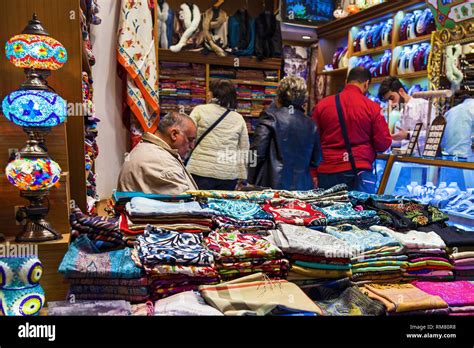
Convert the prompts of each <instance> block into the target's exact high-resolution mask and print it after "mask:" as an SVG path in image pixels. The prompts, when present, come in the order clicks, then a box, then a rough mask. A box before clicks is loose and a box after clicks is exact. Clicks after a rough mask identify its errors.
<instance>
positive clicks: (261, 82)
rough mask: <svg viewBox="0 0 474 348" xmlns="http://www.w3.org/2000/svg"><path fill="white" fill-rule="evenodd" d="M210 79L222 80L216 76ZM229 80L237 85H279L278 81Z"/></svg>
mask: <svg viewBox="0 0 474 348" xmlns="http://www.w3.org/2000/svg"><path fill="white" fill-rule="evenodd" d="M210 80H211V81H213V80H220V79H219V78H216V77H211V78H210ZM229 81H230V82H232V83H234V84H237V85H250V86H271V87H278V82H267V81H253V80H239V79H232V80H229Z"/></svg>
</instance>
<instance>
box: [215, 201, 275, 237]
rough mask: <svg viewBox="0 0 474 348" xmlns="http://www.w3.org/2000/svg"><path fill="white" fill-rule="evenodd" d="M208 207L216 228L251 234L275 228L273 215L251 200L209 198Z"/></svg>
mask: <svg viewBox="0 0 474 348" xmlns="http://www.w3.org/2000/svg"><path fill="white" fill-rule="evenodd" d="M243 194H245V193H243ZM207 207H208V208H209V209H210V210H212V211H213V221H214V227H216V228H223V229H224V230H227V231H233V230H239V231H242V232H251V233H253V232H258V231H266V230H269V229H272V228H275V224H274V222H273V218H272V215H271V214H269V213H267V212H265V211H264V210H263V209H262V208H261V207H260V205H258V204H257V203H255V202H252V201H249V200H238V199H235V200H232V199H218V198H208V199H207Z"/></svg>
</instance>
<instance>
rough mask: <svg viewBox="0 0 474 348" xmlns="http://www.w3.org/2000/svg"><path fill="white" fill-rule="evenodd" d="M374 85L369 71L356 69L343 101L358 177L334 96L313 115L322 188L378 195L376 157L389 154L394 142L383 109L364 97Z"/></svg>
mask: <svg viewBox="0 0 474 348" xmlns="http://www.w3.org/2000/svg"><path fill="white" fill-rule="evenodd" d="M370 82H371V75H370V72H369V70H367V69H365V68H363V67H356V68H354V69H352V70H351V71H350V72H349V76H348V77H347V85H346V87H345V88H344V90H343V91H342V92H341V93H340V100H341V106H342V111H343V115H344V120H345V124H346V128H347V133H348V137H349V142H350V145H351V148H352V153H353V156H354V160H355V166H356V172H357V177H355V174H354V171H353V169H352V166H351V162H350V158H349V154H348V150H347V148H346V145H345V142H344V137H343V133H342V130H341V125H340V122H339V117H338V113H337V109H336V98H335V96H330V97H326V98H324V99H323V100H321V101H320V102H319V103H318V104H317V106H316V108H315V110H314V113H313V120H314V121H315V122H316V124H317V125H318V131H319V135H320V138H321V147H322V151H323V159H322V161H321V164H320V165H319V167H318V170H317V171H318V182H319V187H321V188H326V189H328V188H331V187H332V186H334V185H337V184H341V183H346V184H347V185H348V186H349V189H351V190H359V191H365V192H368V193H375V189H376V187H375V186H376V177H375V175H374V174H373V173H372V166H373V162H374V161H375V157H376V153H377V152H383V151H385V150H387V149H388V148H389V147H390V145H391V144H392V138H391V136H390V131H389V129H388V125H387V122H386V120H385V118H384V116H383V114H382V110H381V108H380V105H378V104H377V103H374V102H373V101H371V100H370V99H369V98H367V97H366V96H365V95H364V94H366V93H367V91H368V89H369V85H370Z"/></svg>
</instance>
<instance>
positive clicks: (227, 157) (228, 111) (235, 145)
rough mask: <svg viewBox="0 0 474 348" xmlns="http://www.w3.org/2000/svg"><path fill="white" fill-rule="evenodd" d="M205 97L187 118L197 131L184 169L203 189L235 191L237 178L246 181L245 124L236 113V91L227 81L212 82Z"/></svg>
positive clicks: (246, 141) (246, 140) (246, 143)
mask: <svg viewBox="0 0 474 348" xmlns="http://www.w3.org/2000/svg"><path fill="white" fill-rule="evenodd" d="M208 98H209V100H210V103H208V104H205V105H199V106H196V107H195V108H194V110H193V111H192V112H191V115H190V116H191V118H192V119H193V120H194V122H195V123H196V125H197V128H198V131H197V141H196V147H195V149H194V151H193V153H192V155H191V157H190V159H189V163H188V166H187V169H188V170H189V172H190V173H191V174H192V175H193V178H194V180H195V181H196V183H197V185H198V187H199V188H200V189H202V190H234V189H235V187H236V185H237V181H238V180H239V179H240V180H246V179H247V160H248V150H249V137H248V132H247V125H246V124H245V121H244V118H243V117H242V115H240V114H239V113H237V112H235V109H236V108H237V92H236V91H235V87H234V85H233V84H232V83H231V82H230V81H227V80H215V81H212V82H211V85H210V92H209V95H208Z"/></svg>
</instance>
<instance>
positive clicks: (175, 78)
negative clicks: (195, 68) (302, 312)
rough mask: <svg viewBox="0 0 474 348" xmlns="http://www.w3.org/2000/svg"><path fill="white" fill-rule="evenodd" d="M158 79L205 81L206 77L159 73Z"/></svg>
mask: <svg viewBox="0 0 474 348" xmlns="http://www.w3.org/2000/svg"><path fill="white" fill-rule="evenodd" d="M159 78H160V79H164V80H176V81H199V82H205V81H206V78H205V77H196V76H179V77H175V76H167V75H160V77H159Z"/></svg>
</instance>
